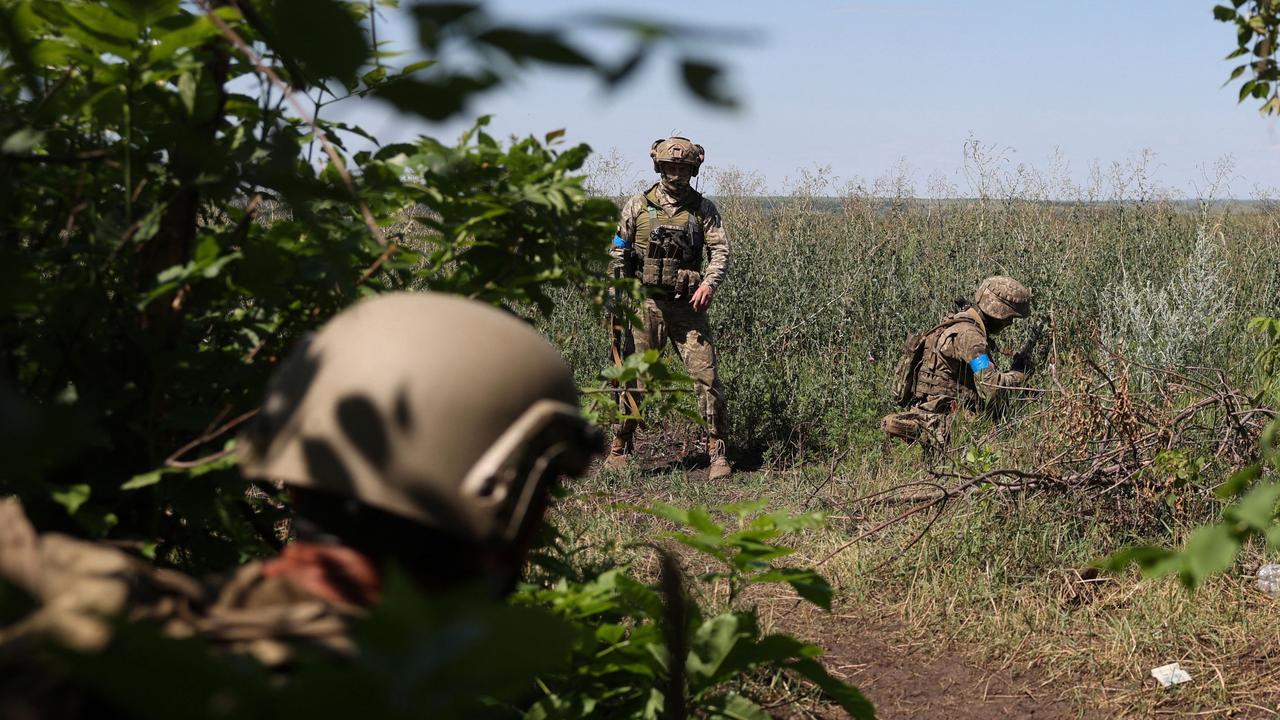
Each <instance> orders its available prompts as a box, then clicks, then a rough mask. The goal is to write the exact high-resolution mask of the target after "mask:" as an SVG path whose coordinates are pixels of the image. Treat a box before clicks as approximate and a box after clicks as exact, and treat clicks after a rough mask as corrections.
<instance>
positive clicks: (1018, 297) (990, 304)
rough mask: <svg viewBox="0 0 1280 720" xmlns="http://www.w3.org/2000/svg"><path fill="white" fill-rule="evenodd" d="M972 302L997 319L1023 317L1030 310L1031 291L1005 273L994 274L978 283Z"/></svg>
mask: <svg viewBox="0 0 1280 720" xmlns="http://www.w3.org/2000/svg"><path fill="white" fill-rule="evenodd" d="M973 304H974V305H977V306H978V309H979V310H981V311H982V312H983V313H985V314H987V315H989V316H991V317H993V318H996V319H997V320H1008V319H1010V318H1023V317H1026V316H1027V313H1028V312H1030V311H1031V291H1030V290H1028V289H1027V287H1026V286H1025V285H1023V284H1022V283H1020V282H1018V281H1017V280H1014V279H1013V278H1011V277H1008V276H1005V275H994V276H992V277H989V278H987V279H986V280H983V281H982V284H980V285H978V291H977V293H975V294H974V297H973Z"/></svg>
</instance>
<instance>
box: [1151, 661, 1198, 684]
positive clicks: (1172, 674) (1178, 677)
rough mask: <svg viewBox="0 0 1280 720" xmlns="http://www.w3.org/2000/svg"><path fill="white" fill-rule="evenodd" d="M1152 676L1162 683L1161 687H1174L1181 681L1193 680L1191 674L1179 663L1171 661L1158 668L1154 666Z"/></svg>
mask: <svg viewBox="0 0 1280 720" xmlns="http://www.w3.org/2000/svg"><path fill="white" fill-rule="evenodd" d="M1151 677H1153V678H1155V679H1156V682H1159V683H1160V687H1172V686H1174V685H1177V684H1179V683H1184V682H1190V681H1191V676H1190V675H1189V674H1187V671H1186V670H1183V669H1182V666H1181V665H1179V664H1178V663H1169V664H1168V665H1161V666H1160V667H1158V668H1152V669H1151Z"/></svg>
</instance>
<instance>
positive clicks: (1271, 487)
mask: <svg viewBox="0 0 1280 720" xmlns="http://www.w3.org/2000/svg"><path fill="white" fill-rule="evenodd" d="M1277 502H1280V482H1270V483H1266V484H1263V485H1259V486H1258V487H1256V488H1254V489H1253V490H1251V491H1249V494H1248V495H1245V496H1244V498H1243V499H1241V500H1240V502H1239V503H1238V504H1236V505H1235V506H1233V507H1232V508H1230V509H1229V510H1228V513H1227V514H1228V517H1230V518H1231V519H1233V520H1236V521H1238V522H1240V523H1242V524H1244V525H1245V527H1247V528H1249V529H1251V530H1257V531H1264V530H1266V529H1267V528H1268V527H1270V526H1271V525H1272V524H1273V523H1274V522H1275V517H1276V503H1277Z"/></svg>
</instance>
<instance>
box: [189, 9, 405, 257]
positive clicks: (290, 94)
mask: <svg viewBox="0 0 1280 720" xmlns="http://www.w3.org/2000/svg"><path fill="white" fill-rule="evenodd" d="M196 2H197V3H199V5H200V7H201V8H202V9H204V12H205V16H206V17H208V18H209V21H210V22H212V23H213V24H214V26H216V27H217V28H218V30H219V31H220V32H221V33H222V34H223V35H224V36H226V38H227V39H228V40H230V41H231V44H233V45H235V46H236V48H238V49H239V50H240V52H242V53H244V55H245V57H247V58H249V60H250V62H252V63H253V66H254V68H255V69H256V70H257V71H258V72H259V73H262V74H263V75H265V76H266V77H267V78H268V79H269V80H270V81H271V83H272V84H273V85H275V86H276V87H277V88H279V90H280V92H282V93H284V96H285V97H286V98H288V100H289V104H290V105H292V106H293V108H294V110H296V111H297V112H298V116H299V117H301V118H302V121H303V122H305V123H306V124H307V125H309V126H310V127H311V131H312V133H314V137H315V138H316V139H317V140H319V141H320V146H321V147H323V148H324V151H325V153H326V154H327V155H328V156H329V160H331V161H332V162H333V166H334V169H335V170H337V171H338V176H339V177H341V178H342V183H343V185H346V187H347V190H348V191H349V192H350V193H351V197H352V199H354V200H355V201H356V204H357V205H359V206H360V215H361V216H362V217H363V218H364V224H365V225H366V226H368V228H369V232H370V233H372V234H373V238H374V239H375V240H377V241H378V244H379V245H386V244H387V238H386V237H385V236H383V234H382V228H380V227H378V221H377V220H376V219H375V218H374V217H373V212H372V211H370V210H369V206H368V205H367V204H366V203H365V201H364V200H363V199H362V198H361V197H360V193H359V192H358V191H357V190H356V184H355V182H354V181H353V180H352V179H351V173H350V172H348V171H347V164H346V163H345V162H343V160H342V156H341V155H339V154H338V150H337V148H335V147H334V146H333V143H332V142H330V141H329V136H328V134H327V133H325V131H324V129H323V128H321V127H320V125H319V124H318V123H317V122H316V120H315V118H314V117H312V115H311V113H308V112H307V110H306V108H305V107H303V105H302V102H301V101H299V100H298V97H297V94H296V93H294V91H293V88H291V87H289V84H288V83H286V82H285V81H284V80H281V79H280V76H279V75H278V74H276V71H275V70H273V69H272V68H271V66H269V65H267V64H266V62H264V61H263V59H262V56H261V55H259V54H258V53H257V52H256V51H255V50H254V49H253V48H252V47H250V46H249V43H247V42H245V41H244V38H242V37H240V35H239V34H237V33H236V31H235V30H233V29H232V28H231V26H230V25H228V24H227V23H226V22H225V21H224V20H223V19H222V18H221V17H218V14H217V13H215V12H214V11H213V8H212V7H211V6H210V5H209V0H196Z"/></svg>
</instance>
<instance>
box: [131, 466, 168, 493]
mask: <svg viewBox="0 0 1280 720" xmlns="http://www.w3.org/2000/svg"><path fill="white" fill-rule="evenodd" d="M164 474H165V471H164V470H163V469H160V470H152V471H151V472H147V473H143V474H141V475H134V476H133V477H132V478H130V479H129V480H128V481H127V482H125V484H123V485H121V486H120V489H121V490H137V489H139V488H144V487H150V486H152V485H155V484H156V483H158V482H160V478H161V477H163V476H164Z"/></svg>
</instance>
